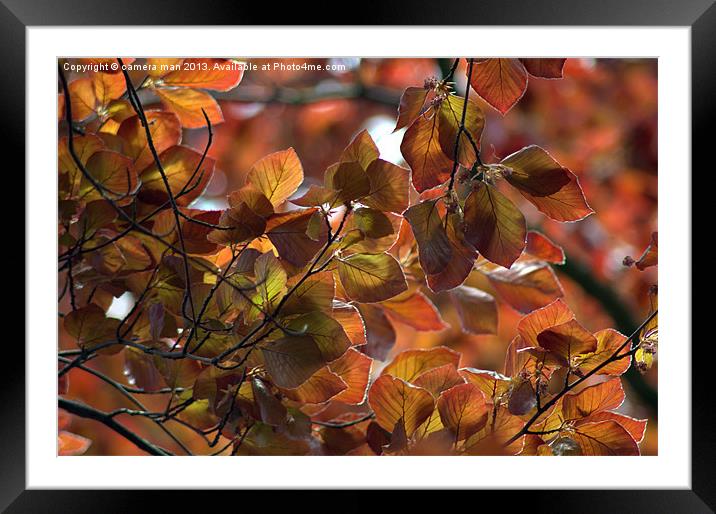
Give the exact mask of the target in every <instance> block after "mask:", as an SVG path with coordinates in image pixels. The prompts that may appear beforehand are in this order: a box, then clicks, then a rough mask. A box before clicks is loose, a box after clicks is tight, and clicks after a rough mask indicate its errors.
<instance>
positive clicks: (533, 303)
mask: <svg viewBox="0 0 716 514" xmlns="http://www.w3.org/2000/svg"><path fill="white" fill-rule="evenodd" d="M487 278H488V279H489V280H490V284H492V286H493V287H494V288H495V290H496V291H497V293H498V294H499V295H500V296H501V297H502V299H503V300H505V301H506V302H507V303H509V304H510V305H511V306H512V307H513V308H515V309H516V310H518V311H520V312H523V313H527V312H531V311H533V310H535V309H539V308H540V307H544V306H545V305H548V304H549V303H550V302H553V301H554V300H556V299H557V298H561V297H562V296H564V291H562V286H561V285H560V283H559V281H558V280H557V276H556V275H555V274H554V271H553V270H552V268H551V267H550V266H549V265H548V264H544V263H540V262H518V263H516V264H514V265H513V266H512V267H511V268H510V269H503V268H499V269H495V270H493V271H490V272H489V273H488V274H487Z"/></svg>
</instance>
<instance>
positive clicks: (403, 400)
mask: <svg viewBox="0 0 716 514" xmlns="http://www.w3.org/2000/svg"><path fill="white" fill-rule="evenodd" d="M368 403H369V404H370V406H371V408H372V409H373V412H375V420H376V422H377V423H378V424H379V425H380V426H381V427H382V428H384V429H385V430H388V431H390V432H392V430H393V429H394V427H395V424H396V423H397V422H398V421H399V420H401V419H402V421H403V423H404V424H405V433H406V434H407V436H408V437H410V436H412V435H413V432H415V429H416V428H418V427H419V426H420V425H421V424H422V423H423V422H424V421H425V420H426V419H428V418H429V417H430V414H432V412H433V408H434V405H435V403H434V401H433V397H432V395H431V394H430V393H429V392H428V391H426V390H425V389H422V388H420V387H415V386H414V385H411V384H408V383H407V382H405V381H404V380H401V379H400V378H394V377H391V376H389V375H382V376H381V377H379V378H378V379H377V380H376V381H375V382H374V383H373V385H372V386H371V388H370V391H369V393H368Z"/></svg>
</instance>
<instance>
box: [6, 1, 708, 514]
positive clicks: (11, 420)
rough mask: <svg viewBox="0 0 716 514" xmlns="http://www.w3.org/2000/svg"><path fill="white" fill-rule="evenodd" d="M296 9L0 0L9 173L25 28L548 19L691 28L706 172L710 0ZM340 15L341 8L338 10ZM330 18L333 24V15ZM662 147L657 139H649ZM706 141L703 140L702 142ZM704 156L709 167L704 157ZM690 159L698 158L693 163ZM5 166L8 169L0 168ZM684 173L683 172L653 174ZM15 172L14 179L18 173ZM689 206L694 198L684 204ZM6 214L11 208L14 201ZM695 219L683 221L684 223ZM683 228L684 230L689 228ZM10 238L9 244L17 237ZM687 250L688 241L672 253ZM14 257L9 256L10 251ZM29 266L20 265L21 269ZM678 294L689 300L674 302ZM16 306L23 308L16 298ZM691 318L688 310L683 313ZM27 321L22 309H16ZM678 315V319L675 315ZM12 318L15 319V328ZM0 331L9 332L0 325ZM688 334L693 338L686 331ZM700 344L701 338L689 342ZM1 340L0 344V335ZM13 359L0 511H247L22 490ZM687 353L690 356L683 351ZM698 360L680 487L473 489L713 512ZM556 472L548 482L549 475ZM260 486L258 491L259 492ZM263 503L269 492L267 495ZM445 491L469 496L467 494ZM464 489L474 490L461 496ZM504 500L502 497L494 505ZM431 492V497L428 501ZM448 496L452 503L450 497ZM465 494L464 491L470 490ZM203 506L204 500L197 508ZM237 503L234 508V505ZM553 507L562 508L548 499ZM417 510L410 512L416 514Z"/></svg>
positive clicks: (700, 157) (165, 498)
mask: <svg viewBox="0 0 716 514" xmlns="http://www.w3.org/2000/svg"><path fill="white" fill-rule="evenodd" d="M319 4H320V3H312V4H311V7H314V9H313V10H312V11H310V12H307V11H306V9H308V7H307V4H305V3H303V2H297V3H295V5H294V6H293V7H291V6H283V7H281V8H280V9H268V8H267V7H266V6H264V5H262V4H261V3H255V2H254V3H248V2H239V1H236V0H232V1H229V0H219V1H214V2H211V4H210V6H208V5H207V3H206V2H197V1H188V0H154V1H149V0H121V1H119V0H114V1H105V0H101V1H100V0H94V1H90V0H63V1H52V0H33V1H30V0H0V48H1V49H2V63H3V65H2V66H3V68H2V69H3V71H4V72H5V73H3V75H2V77H3V80H2V81H0V88H2V94H0V103H1V104H2V113H3V115H2V119H3V122H4V123H3V124H4V127H5V130H4V131H3V132H2V135H3V147H4V148H5V149H6V151H7V154H6V155H10V154H12V155H13V156H14V157H16V158H17V165H16V168H15V169H18V168H19V169H24V155H25V154H24V151H23V147H24V143H25V111H24V107H25V105H26V102H27V101H28V100H31V99H28V98H27V97H26V93H25V91H26V84H25V71H26V60H25V56H26V54H25V51H26V48H25V46H26V39H25V31H26V28H27V27H29V26H43V25H44V26H46V25H216V24H231V25H247V24H256V25H269V24H270V25H281V24H284V23H288V22H291V23H296V22H301V23H304V24H307V25H322V24H331V25H341V24H351V25H360V24H377V23H380V24H386V25H405V24H418V25H463V26H466V25H467V26H474V25H503V26H504V25H533V26H539V25H549V26H559V25H562V26H566V25H573V26H594V25H597V26H599V25H601V26H615V25H616V26H683V27H690V28H691V52H692V53H691V73H692V74H691V88H692V89H691V93H692V162H693V168H694V169H703V170H704V172H708V171H710V170H711V168H712V167H713V159H710V160H709V161H707V156H708V154H709V152H710V149H709V147H707V144H706V138H707V137H709V138H710V133H711V132H712V131H710V130H709V125H710V124H711V123H713V122H712V120H713V119H714V115H715V114H716V112H715V111H716V109H715V106H716V74H713V73H712V71H713V62H714V60H716V5H714V0H601V1H589V0H551V1H550V0H530V1H529V2H527V1H518V0H481V1H479V2H477V1H473V2H470V3H468V2H443V3H442V4H440V5H439V6H437V5H436V4H435V3H434V2H428V1H427V0H412V1H410V2H407V1H401V2H390V3H388V2H380V3H375V4H374V5H373V4H371V5H370V7H369V8H366V9H351V15H350V16H346V15H343V16H341V15H340V14H339V13H337V12H336V11H337V9H336V7H338V8H339V9H340V8H341V5H339V4H338V3H334V4H328V3H326V5H319ZM344 12H345V11H344ZM336 20H340V21H336ZM660 144H668V141H660ZM711 144H713V143H711ZM707 162H709V166H706V163H707ZM699 164H702V166H701V167H699ZM6 171H8V172H9V171H10V170H9V169H7V170H6ZM662 171H663V172H669V173H679V174H680V175H682V176H684V177H685V178H686V177H689V176H692V175H691V170H662ZM21 177H22V178H21ZM14 179H15V180H16V181H17V183H16V184H12V185H10V184H8V185H6V187H12V188H13V189H12V191H18V190H19V189H22V190H23V191H25V194H28V191H26V190H25V185H24V180H23V179H24V176H23V175H22V174H20V173H19V172H17V171H14ZM694 203H695V202H694ZM15 212H19V209H17V210H16V211H15ZM18 217H19V215H18V214H15V216H10V217H9V218H7V221H6V225H7V228H8V229H12V230H15V231H17V232H19V231H20V230H22V235H19V237H18V236H16V237H15V239H13V240H14V241H18V240H22V241H24V240H25V238H26V237H28V234H26V232H25V225H24V217H23V223H20V222H19V219H18ZM694 221H695V220H694ZM692 233H694V232H692ZM18 246H19V245H18ZM684 255H685V256H686V258H690V256H691V249H684ZM15 258H16V257H15ZM31 271H32V270H29V269H27V268H25V273H26V274H27V273H30V272H31ZM684 301H690V299H684ZM23 305H24V304H23ZM692 317H693V315H692ZM23 318H24V319H25V320H26V321H27V312H23ZM686 321H687V320H684V322H686ZM688 324H689V327H685V330H684V334H685V340H684V341H679V342H678V343H679V344H682V345H686V344H688V343H689V342H690V341H689V337H690V336H689V334H691V327H692V321H691V320H688ZM17 325H19V324H16V326H17ZM5 335H6V338H8V337H9V336H10V335H12V337H13V339H15V340H17V339H18V337H17V335H16V334H9V333H6V334H5ZM691 339H692V340H693V341H694V342H696V341H697V338H696V337H694V336H691ZM701 342H703V343H707V344H708V343H710V341H706V340H705V341H701ZM5 343H6V344H8V343H10V341H8V340H6V341H5ZM17 353H18V355H17V358H16V360H15V361H14V362H13V364H12V365H11V366H4V367H3V372H2V376H3V384H2V387H1V388H0V397H1V398H2V401H1V402H0V405H2V406H3V408H2V411H0V412H1V413H2V415H1V417H2V423H0V435H1V437H0V509H7V510H6V512H23V513H24V512H129V511H137V510H139V511H144V510H145V509H146V510H149V509H150V508H151V505H153V504H156V505H160V506H161V507H158V508H159V509H160V510H159V511H160V512H166V511H168V510H169V509H170V508H173V506H174V504H176V503H178V501H181V502H185V501H186V500H185V497H186V495H187V494H192V495H193V496H195V495H197V494H206V493H208V494H211V495H212V496H211V498H212V500H211V501H212V502H214V501H215V500H216V499H217V498H225V497H227V498H228V494H231V495H233V496H232V498H238V496H237V495H241V496H240V498H241V500H240V502H241V503H240V505H241V508H242V509H247V508H251V507H252V506H253V505H254V504H256V505H258V502H262V503H263V504H264V505H265V502H266V499H265V498H266V497H265V496H263V499H261V495H256V494H254V495H247V494H246V493H243V492H241V493H235V492H228V493H227V492H218V491H209V492H202V493H199V492H197V491H191V492H179V491H167V492H151V493H150V492H148V491H133V492H126V491H96V490H95V491H81V490H73V491H59V490H57V491H55V490H46V491H40V490H26V485H25V478H26V474H25V471H26V467H25V450H26V444H27V443H28V441H27V440H26V438H25V419H26V418H25V364H26V362H27V359H28V356H26V355H25V354H24V352H22V351H21V350H20V349H19V347H18V352H17ZM694 355H697V354H696V352H694ZM710 367H711V364H710V359H708V358H700V359H699V358H697V359H693V361H692V405H691V407H692V408H691V412H692V419H691V426H692V453H691V462H692V470H691V479H692V488H691V489H690V490H658V489H651V490H638V491H630V490H619V491H598V490H585V491H574V490H570V491H559V492H556V491H547V490H532V491H514V492H510V493H509V494H508V495H507V494H505V493H504V492H499V491H498V492H497V493H496V494H495V493H490V492H487V491H485V492H480V493H479V494H480V495H481V496H480V503H482V502H483V501H484V499H483V498H484V496H482V495H487V494H494V495H495V496H496V497H495V500H496V501H497V502H498V503H499V504H501V505H507V503H508V502H509V504H511V505H515V506H520V505H521V506H524V507H526V508H529V510H530V511H532V512H542V511H550V512H554V511H558V512H559V511H560V510H561V509H562V508H565V509H567V508H568V509H569V510H571V511H577V512H580V513H587V512H600V513H601V512H650V513H651V512H689V513H698V512H714V510H715V509H716V480H715V478H714V463H715V462H716V451H715V449H716V437H715V436H714V430H713V428H712V426H711V425H710V424H709V423H708V421H709V418H710V416H709V414H711V408H710V406H711V405H712V404H713V400H712V395H711V392H710V391H711V390H712V388H713V386H712V385H711V382H710V375H711V374H712V373H710V369H709V368H710ZM558 481H559V479H558V478H556V479H555V482H556V483H558ZM265 494H266V493H265V492H264V495H265ZM271 494H272V499H274V501H275V499H276V498H277V497H276V496H273V493H271ZM320 494H323V493H319V492H316V491H302V492H299V491H294V492H291V493H290V500H291V502H292V503H294V504H300V503H303V502H304V501H305V503H306V504H310V503H309V502H314V501H324V500H320V496H319V495H320ZM364 494H365V493H364V492H360V491H353V492H349V493H347V494H346V495H345V496H346V497H345V498H342V499H341V503H342V504H343V505H346V506H348V507H347V508H348V509H349V510H351V511H352V510H356V511H357V510H365V509H361V507H360V506H361V505H363V506H364V507H366V502H365V500H364V499H361V498H363V496H362V495H364ZM450 494H451V495H453V496H451V498H452V497H455V498H457V499H462V498H463V497H464V498H465V500H468V499H469V496H468V495H467V494H464V493H463V494H459V495H458V496H454V494H455V493H454V492H451V493H450ZM472 494H475V493H472ZM401 496H402V498H401V500H400V501H401V504H402V508H403V509H404V510H405V511H407V510H408V509H409V508H410V506H411V504H413V505H414V506H418V507H419V508H421V507H422V508H424V506H425V502H426V501H429V500H430V499H433V500H434V499H435V495H434V494H432V492H430V491H414V492H411V493H409V494H403V495H401ZM505 498H508V500H507V501H506V500H505ZM439 501H440V500H438V502H439ZM451 501H452V500H451ZM473 501H474V496H473ZM207 505H208V504H207ZM237 505H238V504H237ZM560 506H562V507H560ZM422 508H421V510H422Z"/></svg>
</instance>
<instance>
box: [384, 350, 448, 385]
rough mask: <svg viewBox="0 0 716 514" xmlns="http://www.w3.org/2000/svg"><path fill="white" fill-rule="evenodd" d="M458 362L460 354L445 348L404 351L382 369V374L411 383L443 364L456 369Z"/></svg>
mask: <svg viewBox="0 0 716 514" xmlns="http://www.w3.org/2000/svg"><path fill="white" fill-rule="evenodd" d="M459 362H460V354H459V353H457V352H455V351H454V350H451V349H450V348H447V347H445V346H438V347H436V348H431V349H429V350H405V351H403V352H401V353H399V354H398V355H397V356H396V357H395V359H393V361H392V362H390V364H388V365H387V366H386V367H385V368H383V374H384V375H391V376H393V377H396V378H401V379H403V380H405V381H406V382H412V381H413V379H415V378H416V377H418V376H419V375H421V374H422V373H425V372H426V371H429V370H431V369H433V368H437V367H440V366H443V365H445V364H451V365H452V366H454V367H455V368H457V366H458V364H459Z"/></svg>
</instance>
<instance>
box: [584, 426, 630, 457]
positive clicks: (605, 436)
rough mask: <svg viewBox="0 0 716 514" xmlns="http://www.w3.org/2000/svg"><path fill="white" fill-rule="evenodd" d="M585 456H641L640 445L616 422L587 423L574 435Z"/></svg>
mask: <svg viewBox="0 0 716 514" xmlns="http://www.w3.org/2000/svg"><path fill="white" fill-rule="evenodd" d="M572 437H573V438H574V440H575V441H577V443H578V444H579V446H580V447H581V449H582V454H583V455H590V456H596V455H639V453H640V452H639V445H637V444H636V441H634V439H633V438H632V437H631V435H630V434H629V432H627V430H626V429H625V428H624V427H622V426H621V425H620V424H619V423H617V422H616V421H611V420H609V421H599V422H597V423H585V424H583V425H580V426H579V427H578V428H575V432H574V434H573V435H572Z"/></svg>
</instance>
